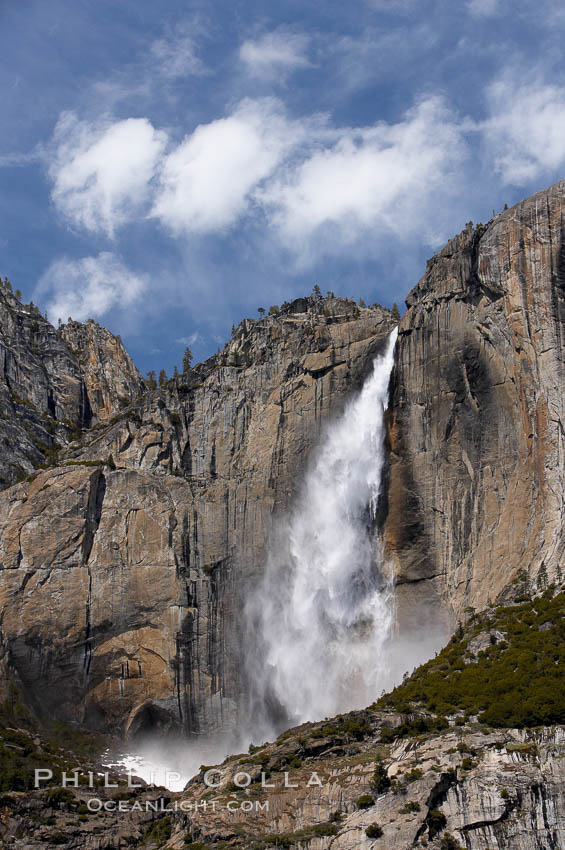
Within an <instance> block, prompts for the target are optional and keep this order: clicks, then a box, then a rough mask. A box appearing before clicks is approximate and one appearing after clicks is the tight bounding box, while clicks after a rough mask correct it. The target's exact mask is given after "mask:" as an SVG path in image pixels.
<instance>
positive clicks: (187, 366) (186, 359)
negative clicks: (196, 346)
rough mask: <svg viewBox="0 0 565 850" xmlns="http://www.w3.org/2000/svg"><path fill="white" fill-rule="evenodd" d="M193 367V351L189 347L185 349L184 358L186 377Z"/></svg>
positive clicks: (183, 365)
mask: <svg viewBox="0 0 565 850" xmlns="http://www.w3.org/2000/svg"><path fill="white" fill-rule="evenodd" d="M191 365H192V351H191V350H190V348H189V347H188V345H187V346H186V348H185V349H184V357H183V358H182V371H183V374H184V375H186V373H187V372H188V371H189V369H190V367H191Z"/></svg>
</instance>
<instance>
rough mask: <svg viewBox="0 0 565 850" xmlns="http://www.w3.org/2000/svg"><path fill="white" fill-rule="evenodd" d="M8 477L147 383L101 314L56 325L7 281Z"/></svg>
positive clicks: (2, 436) (2, 470)
mask: <svg viewBox="0 0 565 850" xmlns="http://www.w3.org/2000/svg"><path fill="white" fill-rule="evenodd" d="M0 364H1V368H0V417H1V418H0V484H1V485H2V486H4V487H5V486H7V485H10V484H13V483H14V482H15V481H17V480H18V479H20V478H22V477H23V476H25V475H27V474H29V473H31V472H33V470H34V469H35V468H36V467H37V466H39V465H41V464H47V463H51V462H54V460H55V459H56V456H57V453H58V450H59V449H60V448H61V447H62V446H65V445H66V444H68V443H69V441H70V440H72V439H73V438H75V437H76V436H77V434H78V432H79V431H80V430H81V429H83V428H88V427H90V426H92V425H94V424H96V422H99V421H102V420H104V419H107V418H109V417H111V416H113V415H114V414H115V413H117V411H118V410H119V409H120V407H122V406H123V405H124V404H129V402H130V401H131V400H132V399H133V398H135V397H136V396H137V395H139V393H140V392H141V391H142V390H143V388H144V384H143V381H142V379H141V376H140V375H139V373H138V372H137V370H136V368H135V366H134V365H133V363H132V362H131V360H130V358H129V356H128V355H127V353H126V351H125V349H124V347H123V345H122V343H121V342H120V341H119V340H118V339H117V338H116V337H114V336H113V334H111V333H110V332H109V331H107V330H106V329H105V328H102V327H100V325H97V324H96V323H95V322H87V323H86V325H82V324H80V322H69V324H68V325H63V327H62V328H61V329H59V330H56V329H55V328H54V327H53V326H52V325H51V324H50V323H49V322H48V321H47V319H45V318H44V317H43V316H42V315H41V314H40V313H39V312H38V310H37V308H34V307H33V305H24V304H22V303H21V302H20V300H19V299H18V298H16V297H15V296H14V295H13V294H12V293H11V291H10V290H9V289H7V288H6V286H3V287H2V288H0Z"/></svg>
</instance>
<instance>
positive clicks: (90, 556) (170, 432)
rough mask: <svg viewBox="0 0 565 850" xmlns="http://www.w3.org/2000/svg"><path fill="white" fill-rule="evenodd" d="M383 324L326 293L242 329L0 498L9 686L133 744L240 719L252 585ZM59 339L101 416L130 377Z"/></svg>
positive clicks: (88, 337)
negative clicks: (244, 622) (278, 517)
mask: <svg viewBox="0 0 565 850" xmlns="http://www.w3.org/2000/svg"><path fill="white" fill-rule="evenodd" d="M393 325H394V322H393V320H392V318H391V314H390V311H388V310H386V309H384V308H380V307H374V308H367V309H364V308H359V307H357V306H356V305H355V304H354V303H353V302H351V301H347V300H345V299H336V298H327V299H322V298H319V297H311V298H309V299H301V300H299V301H296V302H293V304H291V305H287V307H286V308H285V309H284V311H283V312H281V313H280V314H276V315H271V316H268V317H265V318H264V319H262V320H260V321H252V320H245V321H244V322H242V324H241V325H240V326H239V327H238V328H237V329H236V330H235V332H234V335H233V337H232V339H231V340H230V342H229V343H228V344H227V346H226V347H225V349H224V350H223V352H221V353H220V354H219V355H218V356H216V357H214V358H211V360H209V361H208V362H207V363H205V364H201V365H200V366H198V367H196V368H195V369H193V370H191V371H190V373H189V374H187V375H184V376H182V377H180V378H178V379H174V380H171V381H170V382H169V383H168V384H167V386H166V387H164V388H162V389H160V390H156V391H154V392H146V393H145V394H143V395H141V396H140V397H139V398H138V400H137V401H136V402H134V403H133V404H131V405H130V406H129V407H127V408H126V409H124V410H123V411H122V412H120V413H118V414H116V415H114V416H113V417H112V418H110V420H104V421H105V422H107V424H104V421H102V422H100V423H99V424H98V425H96V426H95V427H94V428H91V429H90V430H85V431H82V433H81V435H80V437H79V438H78V439H76V440H75V441H74V442H73V443H71V444H70V445H69V446H67V448H66V449H64V450H62V451H60V452H59V456H58V461H57V465H56V466H54V467H52V468H48V469H45V470H43V471H40V472H39V473H37V474H36V475H34V476H32V477H31V479H30V480H25V481H23V482H22V483H20V484H18V485H16V486H14V487H11V488H9V489H8V490H5V491H4V493H2V494H0V554H1V567H2V569H1V571H0V609H1V611H2V651H3V654H4V655H3V657H4V667H5V670H6V674H5V676H6V678H9V677H14V678H15V680H16V681H17V682H18V685H19V687H20V689H21V691H22V693H23V694H24V695H25V700H26V702H27V703H28V704H29V705H30V706H32V707H33V708H34V710H35V711H36V712H37V713H38V714H39V715H45V714H47V715H51V714H56V715H58V716H59V717H62V718H65V719H67V720H70V719H74V720H79V721H81V722H85V723H88V724H89V725H90V726H91V727H97V728H107V727H109V726H110V727H112V728H116V729H120V730H121V731H122V732H124V733H131V734H133V733H136V732H143V731H147V730H150V729H151V730H154V729H161V730H163V731H166V730H167V729H169V728H171V727H173V728H182V729H183V730H185V731H188V732H192V733H199V732H206V731H212V730H217V729H219V728H224V727H229V726H230V725H233V724H234V723H235V719H236V712H237V708H238V701H239V698H240V696H241V691H242V687H243V685H242V682H241V677H240V671H241V666H242V665H241V655H240V653H241V634H240V626H241V619H242V617H241V609H242V600H243V599H244V597H245V588H246V584H247V583H248V582H251V581H252V580H253V578H254V577H255V576H257V575H258V573H260V571H261V569H262V565H263V563H264V558H265V545H266V541H267V539H268V536H269V531H270V528H271V524H272V522H273V517H274V516H275V514H276V512H277V510H279V509H284V508H286V506H287V505H288V504H289V502H290V500H291V499H292V496H293V494H294V493H295V492H296V490H297V488H298V487H299V486H300V482H301V480H302V473H303V470H304V464H305V462H306V459H307V457H308V454H309V452H310V450H311V448H312V447H313V446H314V445H315V444H316V443H317V441H318V440H319V437H320V433H321V430H322V428H323V425H324V422H326V421H327V420H328V417H329V416H330V415H333V414H336V413H338V412H339V411H340V409H341V407H342V405H343V404H344V402H345V399H346V398H347V397H348V396H349V395H350V394H351V393H352V392H353V391H354V390H356V389H358V388H359V387H360V386H361V384H362V382H363V379H364V378H365V376H366V374H367V372H368V370H370V368H371V363H372V360H373V359H374V357H375V356H376V354H377V353H378V352H380V351H381V350H382V348H383V347H384V345H385V342H386V338H387V336H388V334H389V332H390V330H391V329H392V327H393ZM53 334H54V336H55V338H56V339H57V340H60V339H62V340H63V342H64V344H65V346H67V348H65V351H67V350H71V351H75V350H76V352H77V354H76V356H75V355H68V356H69V357H71V356H72V357H73V358H74V359H72V361H71V363H72V365H73V368H75V365H76V370H77V373H78V371H79V369H80V370H82V373H83V374H84V375H85V377H84V381H83V385H84V387H85V390H87V392H88V396H89V398H91V399H92V400H93V402H92V403H96V405H97V406H98V407H97V410H99V411H103V412H104V414H105V415H108V414H109V413H111V412H112V406H111V400H112V398H115V397H119V395H120V394H121V393H123V392H125V391H126V390H127V388H128V387H129V382H128V380H129V379H128V376H127V372H126V371H125V370H124V369H123V368H113V366H112V364H113V363H114V362H115V361H114V360H113V359H112V358H110V359H109V361H108V363H107V365H106V366H105V367H104V368H103V369H101V370H97V369H96V364H97V363H99V362H100V359H99V356H98V354H97V351H98V349H99V346H100V344H101V343H100V333H99V332H98V331H97V330H96V329H95V328H93V327H91V326H89V325H88V323H87V325H86V326H83V325H78V324H76V323H72V324H71V323H70V324H69V325H66V326H65V327H64V328H63V329H62V332H61V334H60V335H57V334H56V332H54V331H53ZM60 345H62V343H60ZM104 345H105V346H106V343H104ZM107 350H108V349H107V346H106V347H105V348H104V351H107ZM102 362H106V361H105V360H104V359H103V361H102ZM22 392H23V390H22ZM28 395H29V393H28Z"/></svg>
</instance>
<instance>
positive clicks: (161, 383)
mask: <svg viewBox="0 0 565 850" xmlns="http://www.w3.org/2000/svg"><path fill="white" fill-rule="evenodd" d="M166 383H167V373H166V372H165V370H164V369H161V371H160V372H159V386H160V387H164V386H165V384H166Z"/></svg>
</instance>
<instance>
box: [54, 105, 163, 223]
mask: <svg viewBox="0 0 565 850" xmlns="http://www.w3.org/2000/svg"><path fill="white" fill-rule="evenodd" d="M166 141H167V137H166V134H165V133H164V132H162V131H159V130H155V129H154V128H153V127H152V125H151V124H150V122H149V121H148V120H147V119H146V118H128V119H126V120H125V121H117V122H114V123H110V122H108V121H106V122H103V123H88V122H86V121H79V120H78V119H77V117H76V116H75V115H74V114H73V113H69V112H67V113H63V114H62V115H61V117H60V119H59V121H58V123H57V126H56V128H55V133H54V137H53V148H52V150H53V161H52V163H51V164H50V167H49V174H50V176H51V179H52V180H53V191H52V198H53V202H54V203H55V206H56V207H57V208H58V209H59V210H60V211H61V212H62V213H63V214H64V215H65V216H66V217H67V218H68V219H69V220H70V221H71V223H72V224H74V225H77V226H79V227H83V228H85V229H87V230H92V231H103V232H105V233H106V234H108V235H109V236H113V234H114V231H115V229H116V228H117V227H118V226H119V225H120V224H122V223H123V222H124V221H125V220H126V218H127V217H128V216H129V215H130V214H131V213H132V211H136V210H138V209H139V208H140V207H142V205H143V204H144V203H145V202H146V201H147V199H148V196H149V191H150V189H149V184H150V181H151V179H152V177H153V175H154V172H155V167H156V164H157V161H158V159H159V157H160V156H161V154H162V152H163V149H164V147H165V144H166Z"/></svg>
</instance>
